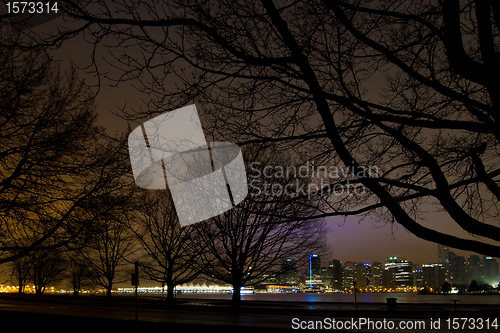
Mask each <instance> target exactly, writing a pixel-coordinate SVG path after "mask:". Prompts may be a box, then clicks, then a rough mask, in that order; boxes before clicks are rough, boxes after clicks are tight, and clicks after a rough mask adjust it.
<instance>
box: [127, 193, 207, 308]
mask: <svg viewBox="0 0 500 333" xmlns="http://www.w3.org/2000/svg"><path fill="white" fill-rule="evenodd" d="M141 198H142V199H141V200H140V201H141V206H142V207H141V208H140V210H139V214H138V217H137V218H135V219H134V220H133V221H132V223H131V226H132V228H133V229H134V233H135V234H136V236H137V240H138V241H139V242H140V244H141V245H142V248H143V250H144V251H145V252H146V255H147V257H146V258H143V259H141V260H140V265H141V267H142V270H143V272H144V273H145V274H146V275H147V276H148V277H149V279H151V280H153V281H156V282H162V283H165V285H166V286H167V300H173V299H174V288H175V286H177V285H180V284H183V283H187V282H189V281H192V280H193V279H194V278H195V277H197V276H198V275H199V274H200V271H201V267H203V263H200V253H201V252H202V251H203V248H201V247H200V246H199V245H198V244H197V242H198V239H197V238H196V233H195V229H194V228H193V226H187V227H181V225H180V224H179V219H178V217H177V214H176V212H175V207H174V203H173V201H172V198H171V196H170V195H169V192H168V191H164V190H161V191H148V192H147V193H144V192H143V193H142V196H141Z"/></svg>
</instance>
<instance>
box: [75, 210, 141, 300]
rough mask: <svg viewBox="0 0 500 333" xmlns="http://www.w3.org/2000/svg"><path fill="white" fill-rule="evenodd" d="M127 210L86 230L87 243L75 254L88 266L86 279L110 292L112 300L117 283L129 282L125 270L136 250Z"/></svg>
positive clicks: (107, 294)
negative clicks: (128, 258) (128, 259)
mask: <svg viewBox="0 0 500 333" xmlns="http://www.w3.org/2000/svg"><path fill="white" fill-rule="evenodd" d="M127 213H128V212H127V211H125V210H122V211H119V212H117V213H115V214H109V215H107V216H105V217H103V218H102V219H100V220H99V221H97V222H96V223H94V224H93V225H92V228H89V229H88V230H87V231H86V236H87V240H86V244H85V246H83V247H82V248H79V249H78V250H77V253H76V254H75V255H76V256H77V257H78V258H79V260H81V262H82V264H83V265H84V267H85V272H86V274H85V276H86V277H87V278H88V279H89V280H90V281H91V282H92V283H94V284H95V285H97V286H99V287H102V288H104V289H105V290H106V296H107V297H108V298H111V296H112V290H113V286H114V284H115V283H121V282H124V281H126V280H127V279H128V278H129V276H126V275H125V273H126V271H125V270H123V267H124V266H125V265H126V264H127V263H128V261H127V257H128V256H131V255H132V254H134V252H135V250H136V246H135V242H136V239H135V238H134V235H133V234H132V232H131V230H130V229H129V227H128V223H127V221H126V220H127V218H128V216H129V215H127Z"/></svg>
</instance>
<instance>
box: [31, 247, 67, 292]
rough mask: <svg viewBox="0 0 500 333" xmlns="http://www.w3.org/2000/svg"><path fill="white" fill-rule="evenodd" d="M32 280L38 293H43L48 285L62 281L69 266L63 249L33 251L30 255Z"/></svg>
mask: <svg viewBox="0 0 500 333" xmlns="http://www.w3.org/2000/svg"><path fill="white" fill-rule="evenodd" d="M28 257H29V265H30V267H29V268H30V269H29V272H30V281H31V282H33V285H34V286H35V293H36V294H37V295H41V294H43V293H44V292H45V291H46V290H47V287H48V286H49V285H50V284H51V283H54V282H58V281H61V280H62V279H63V278H64V277H65V276H64V274H63V273H64V272H65V270H66V267H67V261H66V260H65V258H64V256H63V254H62V251H61V250H60V249H58V248H55V249H43V250H38V251H36V252H31V253H30V254H29V255H28Z"/></svg>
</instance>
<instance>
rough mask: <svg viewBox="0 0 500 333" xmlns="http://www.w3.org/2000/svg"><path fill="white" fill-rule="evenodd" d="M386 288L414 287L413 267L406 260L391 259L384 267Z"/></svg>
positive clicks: (386, 261)
mask: <svg viewBox="0 0 500 333" xmlns="http://www.w3.org/2000/svg"><path fill="white" fill-rule="evenodd" d="M384 279H385V281H384V287H386V288H394V287H396V288H397V287H412V286H413V265H412V263H411V262H409V261H408V260H406V259H404V258H399V257H389V258H386V259H385V265H384Z"/></svg>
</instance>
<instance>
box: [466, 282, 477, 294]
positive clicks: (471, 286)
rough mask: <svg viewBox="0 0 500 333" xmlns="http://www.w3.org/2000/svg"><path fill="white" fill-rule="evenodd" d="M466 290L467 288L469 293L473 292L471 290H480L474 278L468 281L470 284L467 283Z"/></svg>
mask: <svg viewBox="0 0 500 333" xmlns="http://www.w3.org/2000/svg"><path fill="white" fill-rule="evenodd" d="M468 290H469V292H470V293H473V292H475V291H479V290H480V289H479V284H478V283H477V281H476V280H472V281H471V283H470V285H469V289H468Z"/></svg>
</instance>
